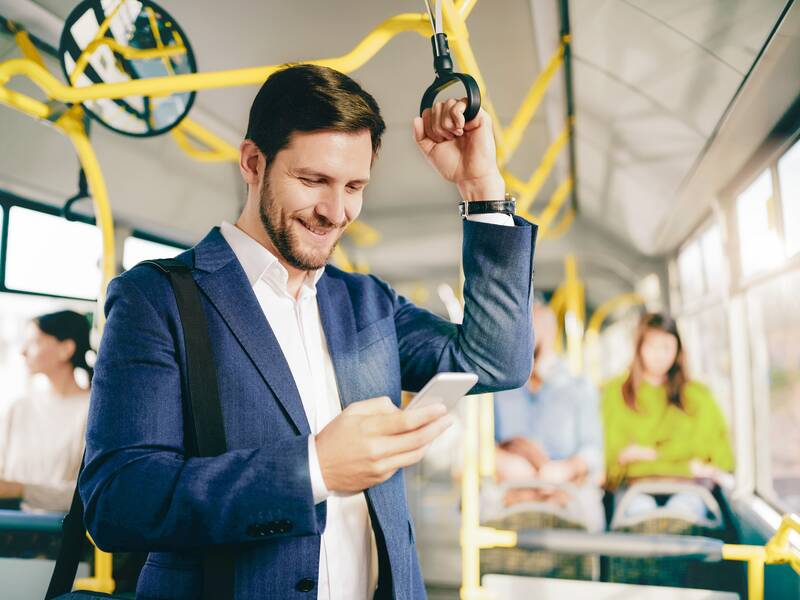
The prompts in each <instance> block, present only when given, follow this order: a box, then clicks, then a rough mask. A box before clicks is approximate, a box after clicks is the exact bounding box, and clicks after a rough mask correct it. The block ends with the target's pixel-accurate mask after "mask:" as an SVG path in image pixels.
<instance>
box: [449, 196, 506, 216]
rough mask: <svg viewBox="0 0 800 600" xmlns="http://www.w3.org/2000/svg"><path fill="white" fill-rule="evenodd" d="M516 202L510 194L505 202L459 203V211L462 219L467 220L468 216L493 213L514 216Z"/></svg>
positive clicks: (479, 201)
mask: <svg viewBox="0 0 800 600" xmlns="http://www.w3.org/2000/svg"><path fill="white" fill-rule="evenodd" d="M515 206H516V200H515V199H514V197H513V196H511V195H510V194H506V197H505V200H472V201H470V202H466V201H463V200H462V201H461V202H459V203H458V211H459V212H460V213H461V218H463V219H466V218H467V215H486V214H492V213H505V214H507V215H509V216H511V217H513V216H514V208H515Z"/></svg>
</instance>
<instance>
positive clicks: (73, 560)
mask: <svg viewBox="0 0 800 600" xmlns="http://www.w3.org/2000/svg"><path fill="white" fill-rule="evenodd" d="M80 470H81V471H83V461H81V468H80ZM78 476H80V473H78ZM84 548H86V530H85V529H84V528H83V502H81V497H80V495H79V494H78V486H77V484H76V485H75V492H74V493H73V494H72V504H71V505H70V507H69V512H68V513H67V515H66V516H65V517H64V521H63V522H62V524H61V547H60V548H59V549H58V557H57V558H56V566H55V567H54V568H53V574H52V576H51V577H50V585H49V586H47V592H46V593H45V596H44V598H45V600H51V599H52V598H55V597H56V596H61V595H62V594H67V593H69V591H70V590H71V589H72V584H73V583H74V582H75V575H76V574H77V572H78V563H79V562H80V559H81V556H83V551H84Z"/></svg>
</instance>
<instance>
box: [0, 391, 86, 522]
mask: <svg viewBox="0 0 800 600" xmlns="http://www.w3.org/2000/svg"><path fill="white" fill-rule="evenodd" d="M88 411H89V392H88V391H87V392H85V393H82V394H76V395H71V396H57V395H55V394H53V392H52V391H50V390H46V391H36V392H33V393H32V394H31V395H30V396H28V397H24V398H20V399H19V400H16V401H15V402H14V403H13V404H11V405H10V406H9V408H8V410H7V411H6V412H5V413H4V414H3V415H2V416H0V479H2V480H5V481H17V482H19V483H21V484H23V486H24V488H25V491H24V493H23V497H22V504H21V508H22V509H23V510H44V511H59V512H66V511H68V510H69V506H70V503H71V502H72V494H73V491H74V490H75V482H76V480H77V477H78V471H79V469H80V466H81V459H82V458H83V448H84V443H85V436H86V418H87V415H88Z"/></svg>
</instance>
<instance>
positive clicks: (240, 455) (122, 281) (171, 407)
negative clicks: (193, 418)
mask: <svg viewBox="0 0 800 600" xmlns="http://www.w3.org/2000/svg"><path fill="white" fill-rule="evenodd" d="M142 268H144V269H148V267H142ZM131 274H132V272H129V273H127V274H126V275H123V276H122V277H119V278H117V279H115V280H114V281H113V282H112V283H111V285H110V286H109V291H108V300H107V302H106V315H107V323H106V327H105V331H104V334H103V340H102V343H101V347H100V352H99V355H98V359H97V364H96V369H95V376H94V379H93V382H92V386H93V388H92V400H91V405H90V411H89V422H88V427H87V440H86V441H87V447H86V466H85V468H84V471H83V473H82V474H81V477H80V484H79V487H80V494H81V497H82V499H83V503H84V506H85V507H86V509H85V520H86V525H87V529H88V531H89V533H90V534H91V535H92V538H93V539H94V541H95V543H96V544H97V545H98V546H99V547H100V548H102V549H104V550H110V551H134V550H149V551H154V550H185V549H197V548H198V547H202V546H206V545H210V544H230V543H239V542H244V541H252V540H255V539H264V538H265V537H267V538H269V539H274V538H278V537H283V536H299V535H310V534H315V533H320V531H321V529H322V528H324V512H323V513H322V518H321V519H320V520H318V519H317V512H316V511H315V509H314V502H313V498H312V492H311V482H310V478H309V471H308V440H307V438H306V437H304V436H294V437H287V438H285V439H276V440H275V441H274V442H272V443H270V445H269V447H268V448H247V449H235V450H231V451H228V452H226V453H224V454H222V455H220V456H216V457H203V458H197V457H191V458H189V457H186V456H185V454H184V442H183V408H182V403H181V393H182V382H181V381H182V380H181V368H180V358H181V357H182V356H183V346H182V344H183V336H182V333H180V332H179V329H180V323H179V321H178V319H177V310H176V309H175V301H174V296H172V291H171V289H168V288H169V284H168V283H167V281H166V278H163V277H162V276H161V275H158V274H154V275H153V277H154V278H158V279H157V280H155V284H158V285H161V286H162V287H161V288H160V292H161V293H160V294H159V293H158V291H159V288H158V286H157V285H154V286H152V287H154V289H153V290H151V289H150V287H151V286H149V285H148V286H147V289H148V290H149V291H148V294H145V293H144V292H143V289H145V288H144V286H142V288H140V287H139V285H137V283H136V281H135V278H134V277H131ZM148 277H149V275H148ZM140 279H142V278H141V277H140ZM145 281H146V282H147V283H148V284H149V283H153V280H152V279H145ZM164 288H167V289H164ZM153 298H162V299H163V302H157V301H156V302H155V305H159V304H164V306H163V307H161V309H160V310H156V309H155V307H154V304H153V303H151V300H152V299H153ZM168 302H171V303H172V306H171V307H170V306H169V305H168V304H166V303H168ZM170 309H171V310H170ZM168 314H173V315H175V316H174V318H169V317H168V316H167V315H168ZM323 510H324V509H323ZM320 521H322V522H320Z"/></svg>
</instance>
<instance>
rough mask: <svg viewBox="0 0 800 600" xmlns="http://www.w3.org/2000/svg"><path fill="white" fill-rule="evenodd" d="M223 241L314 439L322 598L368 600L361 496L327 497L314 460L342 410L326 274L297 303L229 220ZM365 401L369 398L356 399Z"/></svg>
mask: <svg viewBox="0 0 800 600" xmlns="http://www.w3.org/2000/svg"><path fill="white" fill-rule="evenodd" d="M467 219H469V220H470V221H479V222H484V223H493V224H497V225H506V226H513V225H514V220H513V219H512V218H511V217H510V216H508V215H504V214H486V215H470V216H468V217H467ZM220 229H221V233H222V236H223V237H224V238H225V241H227V242H228V244H229V245H230V247H231V248H232V249H233V252H234V254H235V255H236V258H237V259H239V262H240V263H241V265H242V268H243V269H244V272H245V274H246V275H247V279H248V281H249V282H250V285H251V286H252V287H253V292H254V293H255V295H256V298H257V299H258V303H259V305H260V306H261V310H263V311H264V316H265V317H266V318H267V322H268V323H269V325H270V327H271V328H272V331H273V333H274V334H275V337H276V338H277V340H278V344H279V345H280V347H281V350H282V351H283V355H284V357H285V358H286V362H287V363H288V364H289V369H290V370H291V372H292V377H293V379H294V382H295V385H296V386H297V391H298V392H299V394H300V399H301V400H302V402H303V409H304V410H305V414H306V418H307V419H308V425H309V428H310V429H311V433H312V435H310V436H309V437H308V458H309V460H308V462H309V473H310V476H311V490H312V494H313V496H314V502H315V503H319V502H323V501H325V500H327V502H328V506H327V518H326V526H325V531H324V533H323V534H322V539H321V542H320V556H319V577H318V584H317V585H318V589H317V597H318V598H319V600H339V599H341V600H360V599H362V598H363V599H364V600H367V599H369V598H372V596H373V594H374V592H375V587H376V585H377V581H378V555H377V546H376V543H375V535H374V533H373V531H372V524H371V521H370V517H369V510H368V508H367V501H366V498H365V496H364V494H363V493H358V494H347V495H345V494H338V493H333V494H332V493H331V492H330V491H329V490H328V489H327V488H326V487H325V481H324V480H323V478H322V471H321V469H320V466H319V459H318V458H317V446H316V443H315V437H314V436H315V435H316V434H317V433H319V432H320V431H321V430H322V429H323V428H324V427H325V426H326V425H327V424H328V423H330V422H331V421H332V420H333V419H334V418H335V417H336V416H337V415H338V414H339V413H340V412H341V411H342V406H341V402H340V399H339V390H338V387H337V385H336V375H335V372H334V370H333V363H332V361H331V356H330V353H329V351H328V345H327V341H326V339H325V333H324V331H323V330H322V321H321V319H320V315H319V307H318V305H317V287H316V286H317V281H319V278H320V277H322V274H323V272H324V268H323V269H317V270H316V271H313V272H309V273H308V275H307V276H306V278H305V281H304V282H303V285H302V287H301V289H300V293H299V297H298V298H297V299H295V298H294V297H293V296H292V295H291V294H290V293H289V291H288V280H289V274H288V272H287V271H286V269H285V268H284V266H283V265H281V264H280V262H279V261H278V259H277V258H276V257H275V256H274V255H273V254H272V253H271V252H270V251H269V250H267V249H266V248H264V246H262V245H261V244H260V243H259V242H257V241H256V240H254V239H253V238H251V237H250V236H249V235H247V234H246V233H244V232H243V231H242V230H240V229H238V228H237V227H236V226H234V225H231V224H230V223H226V222H223V223H222V225H221V227H220ZM359 400H366V398H359Z"/></svg>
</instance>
